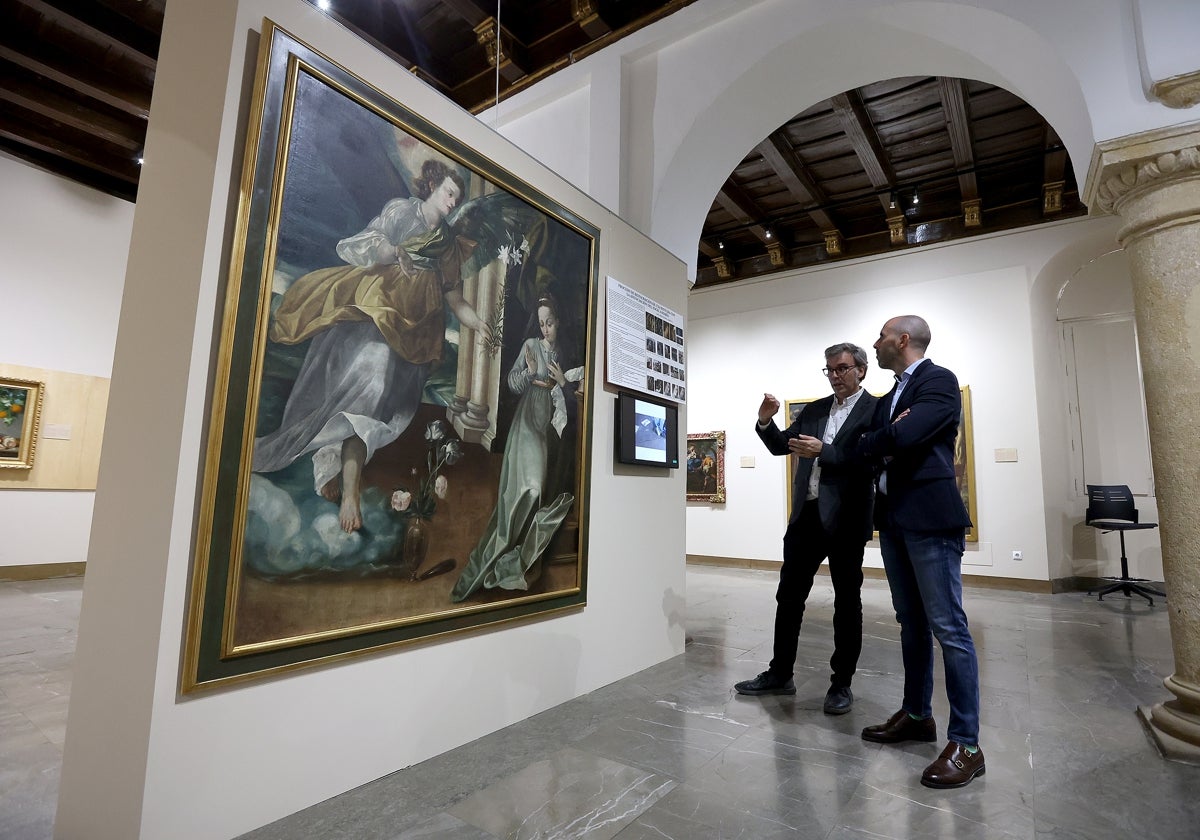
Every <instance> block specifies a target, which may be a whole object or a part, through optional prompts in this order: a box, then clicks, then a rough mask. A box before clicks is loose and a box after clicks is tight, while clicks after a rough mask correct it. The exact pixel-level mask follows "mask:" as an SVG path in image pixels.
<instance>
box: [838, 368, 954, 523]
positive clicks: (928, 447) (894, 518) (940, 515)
mask: <svg viewBox="0 0 1200 840" xmlns="http://www.w3.org/2000/svg"><path fill="white" fill-rule="evenodd" d="M895 390H896V389H895V386H893V388H892V390H891V391H889V392H888V394H887V396H885V397H881V398H880V399H879V402H878V404H877V405H876V408H875V419H874V422H873V423H872V424H871V430H870V431H869V432H867V434H865V435H863V436H862V437H861V438H860V439H859V443H858V452H859V454H862V455H865V456H867V457H870V458H873V459H875V460H876V461H877V463H880V464H882V463H883V459H884V458H890V460H889V461H887V465H886V470H887V493H886V494H880V496H879V503H878V504H877V505H876V514H875V520H876V521H875V524H876V526H877V527H879V528H902V529H905V530H908V531H948V530H953V529H956V528H969V527H970V526H971V518H970V516H969V515H968V514H967V508H966V506H965V505H964V504H963V500H962V496H961V495H960V494H959V492H958V485H957V484H956V483H955V480H954V439H955V437H956V436H957V434H958V422H959V417H960V416H961V414H962V394H961V393H960V392H959V390H958V379H957V377H955V375H954V374H953V373H951V372H950V371H949V370H947V369H946V368H944V367H938V366H937V365H935V364H934V363H933V362H930V361H925V362H922V363H921V364H920V365H918V366H917V369H916V370H914V371H913V374H912V376H911V377H910V378H909V380H908V384H906V385H905V386H904V390H903V391H902V392H901V393H900V399H899V400H898V401H897V402H896V408H895V410H894V411H893V410H892V395H893V394H894V393H895ZM905 409H908V411H909V414H908V416H906V417H905V418H904V419H903V420H901V421H900V422H898V423H893V422H892V420H893V418H894V417H896V416H897V415H899V414H900V413H901V412H903V411H904V410H905Z"/></svg>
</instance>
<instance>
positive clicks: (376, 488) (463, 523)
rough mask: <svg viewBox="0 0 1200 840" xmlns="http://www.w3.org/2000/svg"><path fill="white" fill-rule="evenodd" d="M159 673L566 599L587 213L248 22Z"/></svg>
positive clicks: (579, 567)
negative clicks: (177, 663) (250, 78)
mask: <svg viewBox="0 0 1200 840" xmlns="http://www.w3.org/2000/svg"><path fill="white" fill-rule="evenodd" d="M245 149H246V151H245V161H244V166H243V174H242V201H241V204H240V207H239V211H238V221H237V228H236V232H235V234H234V235H235V237H236V238H235V241H234V243H233V248H232V252H233V258H232V260H231V266H230V272H229V278H228V288H227V293H226V300H225V311H224V319H223V323H222V327H221V340H220V349H219V357H218V359H217V363H216V365H215V370H216V379H215V384H214V387H213V407H212V414H211V420H210V426H209V433H208V452H207V460H206V464H205V471H204V480H203V487H202V491H201V494H202V498H201V508H200V516H199V518H198V523H199V524H198V533H197V539H196V546H197V547H196V557H195V562H194V563H193V573H192V579H191V591H190V604H189V620H188V626H187V634H186V643H185V651H184V667H183V674H182V677H181V683H180V684H181V690H182V691H183V692H185V693H186V692H189V691H193V690H196V689H200V688H209V687H215V686H220V685H225V684H230V683H233V682H237V681H241V680H246V679H250V678H253V677H256V676H260V675H263V674H267V673H274V672H279V671H282V670H287V669H294V668H299V667H302V666H305V665H311V664H315V663H321V662H328V661H330V660H333V659H338V658H343V657H348V656H353V655H357V654H360V653H363V652H365V651H371V650H379V649H381V648H386V647H390V646H394V645H400V644H404V643H411V642H414V641H418V640H425V639H430V638H431V637H435V636H437V637H440V636H445V635H446V634H451V633H457V632H463V631H469V630H473V629H476V628H479V627H481V626H484V625H492V624H496V623H499V622H506V621H511V620H515V619H527V618H529V617H531V616H545V615H550V614H553V613H556V612H560V611H563V610H570V609H577V608H579V607H581V606H583V605H584V603H585V601H586V581H587V558H586V554H585V546H586V544H587V541H586V534H587V513H588V497H587V487H588V474H587V473H588V471H587V468H586V465H587V464H588V462H589V460H588V453H589V451H590V447H591V439H590V438H591V400H590V399H589V395H588V393H586V389H585V387H584V383H585V381H586V379H587V376H588V373H589V371H590V370H591V369H592V368H593V366H594V342H593V337H592V324H593V321H594V309H595V306H596V294H597V292H596V283H595V276H596V263H597V238H598V230H597V229H596V228H595V227H594V226H593V225H591V224H589V223H588V222H587V221H585V220H584V219H582V218H580V217H578V216H577V215H575V213H573V212H572V211H571V210H570V209H569V208H566V207H563V206H561V205H560V204H559V203H557V202H555V201H554V200H552V199H550V198H549V197H547V196H546V195H544V194H542V193H541V192H539V191H538V190H536V189H534V188H533V187H532V186H530V185H529V184H527V183H526V182H524V181H523V180H521V178H520V177H519V176H518V175H517V174H515V173H513V172H508V171H505V170H504V169H502V168H500V167H499V166H498V165H496V164H495V163H493V162H492V161H490V160H489V159H488V158H487V157H485V156H484V155H483V154H481V153H480V152H478V151H476V150H474V149H472V148H470V147H469V146H467V145H466V144H465V143H463V142H460V141H459V140H457V139H455V138H454V137H452V136H450V135H449V134H447V133H446V132H445V131H443V130H442V129H440V128H439V127H438V126H437V125H436V124H435V123H434V122H432V121H431V120H430V119H428V118H427V117H425V116H422V115H420V114H416V113H414V112H412V111H411V110H409V109H408V108H406V107H404V106H403V105H401V104H400V103H398V102H395V101H393V100H392V99H390V98H388V97H387V96H386V95H384V94H383V93H382V92H380V91H378V90H376V89H375V88H373V87H372V86H370V85H369V84H367V83H366V82H365V81H363V80H361V79H359V78H356V77H355V76H354V75H353V74H351V73H350V72H349V71H347V70H346V69H344V68H342V67H340V66H338V65H337V64H335V63H333V62H332V61H330V60H328V59H327V58H325V57H323V56H322V55H320V54H319V53H318V52H316V51H315V50H313V49H311V48H310V47H308V46H306V45H305V44H303V43H301V42H299V41H297V40H296V39H295V38H293V37H292V36H291V35H289V34H288V33H286V32H284V31H283V30H281V29H279V28H277V27H275V26H273V25H272V24H271V23H270V21H267V22H265V23H264V31H263V38H262V43H261V51H260V56H259V66H258V75H257V80H256V84H255V89H254V99H253V103H252V105H251V110H250V120H249V128H248V129H247V138H246V143H245Z"/></svg>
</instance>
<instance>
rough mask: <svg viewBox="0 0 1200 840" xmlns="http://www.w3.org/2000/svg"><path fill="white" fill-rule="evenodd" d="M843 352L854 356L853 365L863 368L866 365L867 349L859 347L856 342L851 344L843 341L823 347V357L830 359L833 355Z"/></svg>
mask: <svg viewBox="0 0 1200 840" xmlns="http://www.w3.org/2000/svg"><path fill="white" fill-rule="evenodd" d="M843 353H849V354H850V355H851V356H853V357H854V366H855V367H861V368H865V367H866V366H867V351H866V350H864V349H862V348H861V347H859V346H858V345H857V344H851V343H850V342H849V341H843V342H842V343H841V344H835V345H833V346H832V347H826V348H825V358H826V359H832V358H833V357H834V356H840V355H842V354H843Z"/></svg>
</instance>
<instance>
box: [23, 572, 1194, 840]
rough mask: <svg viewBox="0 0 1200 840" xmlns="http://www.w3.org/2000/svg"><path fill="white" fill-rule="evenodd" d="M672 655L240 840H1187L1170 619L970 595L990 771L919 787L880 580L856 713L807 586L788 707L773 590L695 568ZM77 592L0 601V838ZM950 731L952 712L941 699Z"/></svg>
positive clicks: (53, 736) (872, 601)
mask: <svg viewBox="0 0 1200 840" xmlns="http://www.w3.org/2000/svg"><path fill="white" fill-rule="evenodd" d="M687 586H688V625H687V627H688V630H687V649H686V652H685V653H684V654H683V655H682V656H679V657H676V658H674V659H671V660H669V661H667V662H664V663H662V664H660V665H657V666H655V667H653V668H650V669H647V670H645V671H642V672H640V673H638V674H635V675H633V676H631V677H628V678H626V679H624V680H621V681H620V682H617V683H614V684H612V685H609V686H606V687H604V688H602V689H599V690H597V691H595V692H592V693H591V694H589V695H587V696H585V697H581V698H579V699H577V700H574V701H571V702H569V703H566V704H563V705H562V706H558V707H556V708H554V709H551V710H549V711H546V712H544V713H542V714H540V715H537V716H535V717H533V718H530V719H528V720H525V721H522V722H520V723H518V724H515V725H513V726H510V727H508V728H506V729H503V730H501V731H499V732H496V733H494V734H492V735H489V736H487V737H485V738H481V739H480V740H478V741H475V742H472V743H470V744H467V745H466V746H463V747H460V748H459V749H457V750H453V751H451V752H449V753H446V754H444V755H441V756H438V757H436V758H433V759H430V760H429V761H426V762H423V763H421V764H419V765H416V766H413V767H410V768H407V769H405V770H402V771H399V772H397V773H394V774H392V775H390V776H387V777H385V778H383V779H379V780H377V781H375V782H372V783H370V784H368V785H364V786H363V787H361V788H358V789H356V790H353V791H350V792H349V793H346V794H344V795H342V796H338V797H335V798H333V799H331V800H328V801H327V802H323V803H321V804H319V805H315V806H313V807H311V808H308V809H306V810H304V811H301V812H299V813H297V814H293V815H292V816H290V817H287V818H285V819H283V820H280V821H279V822H277V823H274V824H272V825H269V826H265V827H263V828H261V829H258V830H257V831H253V832H250V833H249V834H246V835H244V838H243V840H295V839H296V838H306V840H307V838H321V840H325V838H330V839H331V840H333V839H335V838H336V839H337V840H342V839H343V838H344V840H394V838H462V840H490V838H497V837H502V838H574V837H587V838H590V839H591V840H601V839H602V838H613V837H615V838H619V840H650V838H653V839H654V840H662V838H673V839H674V840H708V838H714V839H715V838H746V840H762V839H765V838H783V837H788V838H809V837H812V838H837V839H838V840H846V839H847V838H856V840H860V839H866V838H943V837H944V838H950V837H953V838H1038V839H1039V840H1042V839H1043V838H1046V839H1047V840H1048V838H1056V840H1058V839H1061V840H1066V839H1067V838H1087V840H1103V839H1104V838H1122V840H1123V839H1124V838H1136V837H1153V838H1156V840H1172V838H1181V839H1182V838H1189V840H1195V838H1196V837H1197V836H1198V831H1197V828H1196V826H1197V825H1200V796H1197V793H1200V767H1196V766H1190V765H1184V764H1177V763H1172V762H1167V761H1164V760H1162V759H1161V758H1159V756H1158V754H1157V752H1156V751H1155V749H1154V747H1153V746H1152V744H1151V742H1150V741H1149V740H1148V739H1147V737H1146V735H1145V734H1144V732H1143V730H1142V728H1141V725H1140V724H1139V722H1138V719H1137V717H1136V715H1135V709H1136V707H1137V706H1138V705H1139V704H1146V703H1152V702H1156V701H1159V700H1163V699H1167V697H1168V695H1167V693H1166V690H1165V689H1164V688H1163V687H1162V684H1161V681H1162V678H1163V677H1164V676H1165V675H1167V674H1169V673H1170V672H1171V671H1172V658H1171V645H1170V638H1169V634H1168V628H1167V608H1166V607H1165V606H1164V605H1162V604H1161V602H1160V603H1159V604H1157V605H1156V606H1154V607H1153V608H1151V607H1149V606H1147V605H1146V603H1145V602H1144V601H1141V602H1140V603H1139V602H1136V601H1130V600H1126V599H1125V598H1123V597H1119V596H1110V597H1109V598H1108V599H1106V600H1105V601H1104V602H1101V603H1097V602H1096V600H1095V599H1094V598H1088V597H1086V596H1084V595H1083V594H1081V593H1069V594H1060V595H1031V594H1025V593H1016V592H1000V591H995V590H984V589H969V590H968V591H967V595H966V605H967V612H968V615H969V616H970V620H971V627H972V631H973V633H974V636H975V642H976V645H977V647H978V649H979V654H980V674H981V683H982V686H983V703H984V707H983V714H982V719H983V730H982V734H981V743H982V746H983V748H984V751H985V753H986V756H987V768H988V771H987V774H986V775H985V776H983V777H981V778H979V779H977V780H976V781H975V782H974V783H972V784H971V785H970V786H969V787H967V788H964V789H961V790H956V791H934V790H929V789H927V788H924V787H922V786H921V785H920V784H919V782H918V777H919V774H920V771H921V769H922V768H923V767H924V766H925V764H927V763H928V762H929V761H931V760H932V759H933V758H934V757H935V756H936V755H937V753H938V751H939V750H940V747H941V745H940V744H905V745H899V746H882V745H878V744H871V743H867V742H864V741H862V740H861V739H860V738H859V731H860V730H861V728H862V727H863V726H865V725H867V724H870V723H877V722H879V721H882V720H883V719H884V718H886V717H887V716H888V715H889V714H891V713H892V712H893V711H895V710H896V709H897V708H898V707H899V704H900V691H901V677H900V673H899V670H900V669H899V641H898V637H899V634H898V628H897V627H896V625H895V622H894V619H893V617H892V614H891V610H890V601H889V596H888V591H887V586H886V584H885V583H883V582H881V581H867V583H866V584H865V586H864V591H863V600H864V613H865V618H864V624H865V626H864V633H865V639H864V648H863V655H862V659H861V661H860V663H859V673H858V675H857V677H856V678H855V682H854V693H855V697H856V702H855V706H854V709H853V711H852V712H851V713H850V714H847V715H844V716H841V717H829V716H826V715H824V714H823V713H822V712H821V703H822V700H823V697H824V693H825V689H826V687H827V685H828V673H827V665H826V663H827V661H828V659H829V654H830V652H831V644H830V637H831V618H832V605H833V595H832V590H831V589H830V587H829V579H828V578H825V577H821V578H818V581H817V585H816V587H815V588H814V590H813V594H812V596H811V597H810V601H809V609H808V613H807V615H806V619H805V627H804V632H803V633H802V634H801V645H800V654H799V657H798V662H797V670H796V684H797V688H798V692H797V694H796V695H795V696H794V697H766V698H747V697H741V696H738V695H736V694H735V693H734V692H733V690H732V684H733V683H734V682H735V681H737V680H739V679H744V678H747V677H750V676H753V675H754V674H756V673H757V672H758V671H760V670H762V669H763V668H765V667H766V661H767V660H768V659H769V658H770V627H771V623H772V609H773V603H772V597H773V592H774V575H772V574H770V573H767V572H760V571H747V570H733V569H716V568H709V567H689V569H688V573H687ZM78 607H79V583H78V582H77V581H76V582H72V581H43V582H34V583H17V584H0V837H2V838H5V840H10V838H11V840H44V838H49V837H50V836H51V828H50V825H51V821H52V818H53V810H54V794H55V788H56V785H57V773H58V771H57V764H58V761H59V760H60V758H61V744H62V730H63V723H64V721H65V711H66V706H65V701H66V693H67V688H68V685H69V674H70V655H71V649H72V647H73V641H74V632H73V627H74V624H73V622H74V621H75V620H76V617H77V614H78ZM934 712H935V716H936V717H937V720H938V722H939V724H940V725H941V726H940V727H939V735H943V736H944V728H943V727H944V725H945V720H946V705H945V699H944V692H943V690H942V684H941V681H940V680H939V682H938V685H937V687H936V689H935V695H934Z"/></svg>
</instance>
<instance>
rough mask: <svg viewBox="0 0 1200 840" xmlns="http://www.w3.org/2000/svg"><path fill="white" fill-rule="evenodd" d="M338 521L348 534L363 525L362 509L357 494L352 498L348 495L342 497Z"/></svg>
mask: <svg viewBox="0 0 1200 840" xmlns="http://www.w3.org/2000/svg"><path fill="white" fill-rule="evenodd" d="M338 521H339V522H341V524H342V530H343V531H345V532H346V533H348V534H349V533H353V532H354V531H357V530H358V529H359V528H361V527H362V511H361V510H360V509H359V506H358V497H357V496H355V497H354V498H351V497H350V496H349V495H347V496H344V497H343V498H342V507H341V510H340V511H338Z"/></svg>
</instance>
